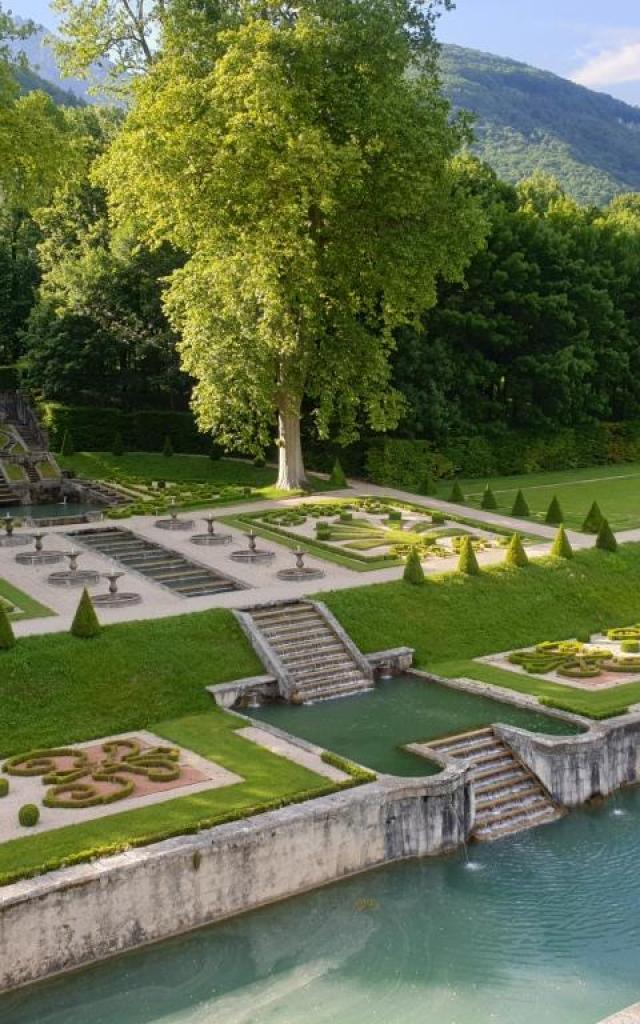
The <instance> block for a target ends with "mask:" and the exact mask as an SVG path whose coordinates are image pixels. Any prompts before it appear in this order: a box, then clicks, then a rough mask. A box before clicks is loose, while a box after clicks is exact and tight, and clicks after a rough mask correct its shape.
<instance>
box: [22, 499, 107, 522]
mask: <svg viewBox="0 0 640 1024" xmlns="http://www.w3.org/2000/svg"><path fill="white" fill-rule="evenodd" d="M96 511H99V509H98V506H97V505H88V504H86V502H73V501H69V502H67V504H66V505H63V504H62V502H58V503H55V504H49V505H16V506H14V508H13V509H12V511H11V514H12V515H15V516H16V518H18V519H22V518H30V519H59V518H63V517H64V516H83V515H85V513H87V512H96Z"/></svg>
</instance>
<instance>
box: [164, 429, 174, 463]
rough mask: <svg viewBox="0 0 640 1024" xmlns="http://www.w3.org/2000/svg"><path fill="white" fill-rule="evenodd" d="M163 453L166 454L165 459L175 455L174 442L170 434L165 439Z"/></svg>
mask: <svg viewBox="0 0 640 1024" xmlns="http://www.w3.org/2000/svg"><path fill="white" fill-rule="evenodd" d="M162 454H163V455H164V457H165V459H170V458H171V456H172V455H173V444H172V441H171V438H170V437H169V435H168V434H167V436H166V437H165V439H164V444H163V446H162Z"/></svg>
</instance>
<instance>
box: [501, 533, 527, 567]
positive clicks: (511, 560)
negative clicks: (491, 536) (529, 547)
mask: <svg viewBox="0 0 640 1024" xmlns="http://www.w3.org/2000/svg"><path fill="white" fill-rule="evenodd" d="M504 561H505V565H508V566H510V567H511V568H513V569H524V567H525V566H526V565H528V564H529V558H528V556H527V552H526V551H525V549H524V544H523V543H522V538H521V536H520V534H519V533H514V535H513V537H512V538H511V540H510V541H509V547H508V548H507V554H506V557H505V560H504Z"/></svg>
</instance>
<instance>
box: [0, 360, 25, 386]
mask: <svg viewBox="0 0 640 1024" xmlns="http://www.w3.org/2000/svg"><path fill="white" fill-rule="evenodd" d="M19 387H20V371H19V369H18V367H17V366H15V365H13V364H12V363H8V364H4V365H3V366H0V391H17V390H18V389H19Z"/></svg>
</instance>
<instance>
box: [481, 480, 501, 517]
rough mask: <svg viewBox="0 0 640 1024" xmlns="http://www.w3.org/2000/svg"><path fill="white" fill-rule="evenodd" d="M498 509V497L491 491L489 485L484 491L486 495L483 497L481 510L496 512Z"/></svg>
mask: <svg viewBox="0 0 640 1024" xmlns="http://www.w3.org/2000/svg"><path fill="white" fill-rule="evenodd" d="M497 507H498V502H497V501H496V496H495V494H494V493H493V491H492V490H491V486H490V484H487V486H486V487H485V489H484V494H483V495H482V501H481V502H480V508H483V509H485V510H486V511H494V510H495V509H497Z"/></svg>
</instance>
